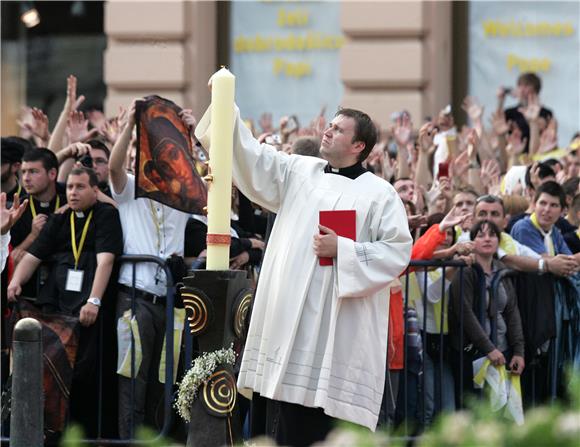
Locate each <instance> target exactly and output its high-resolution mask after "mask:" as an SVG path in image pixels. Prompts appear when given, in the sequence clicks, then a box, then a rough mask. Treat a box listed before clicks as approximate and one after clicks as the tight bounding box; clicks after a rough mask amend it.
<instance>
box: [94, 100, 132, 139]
mask: <svg viewBox="0 0 580 447" xmlns="http://www.w3.org/2000/svg"><path fill="white" fill-rule="evenodd" d="M126 122H127V109H126V108H124V107H119V114H118V115H117V116H116V117H114V118H111V119H109V120H106V121H105V123H104V125H103V127H101V128H100V133H101V135H103V137H105V139H106V140H107V141H108V142H109V144H113V145H114V144H115V143H116V142H117V138H119V135H120V134H121V130H122V129H123V127H125V124H126Z"/></svg>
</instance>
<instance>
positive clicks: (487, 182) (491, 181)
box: [480, 159, 501, 194]
mask: <svg viewBox="0 0 580 447" xmlns="http://www.w3.org/2000/svg"><path fill="white" fill-rule="evenodd" d="M500 174H501V170H500V167H499V163H498V162H497V161H495V160H493V159H492V160H485V161H484V162H483V163H482V164H481V171H480V178H481V186H482V187H483V190H484V191H486V192H487V193H489V194H491V191H490V190H491V189H492V188H494V187H495V186H496V185H499V183H500Z"/></svg>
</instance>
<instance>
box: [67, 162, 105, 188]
mask: <svg viewBox="0 0 580 447" xmlns="http://www.w3.org/2000/svg"><path fill="white" fill-rule="evenodd" d="M83 174H87V175H88V176H89V185H91V186H99V179H98V178H97V174H96V173H95V171H93V170H92V169H91V168H87V167H86V166H76V167H74V168H72V169H71V171H70V172H69V173H68V176H67V177H66V178H67V180H68V178H69V177H70V176H71V175H83Z"/></svg>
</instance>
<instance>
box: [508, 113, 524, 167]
mask: <svg viewBox="0 0 580 447" xmlns="http://www.w3.org/2000/svg"><path fill="white" fill-rule="evenodd" d="M527 144H528V139H527V138H522V131H521V129H520V128H519V127H518V125H517V124H515V123H512V124H511V132H510V133H508V136H507V145H506V148H505V150H506V153H507V156H508V169H509V168H511V167H512V166H516V165H519V164H521V163H519V161H518V158H519V156H520V155H521V154H522V153H523V152H524V149H525V148H526V146H527Z"/></svg>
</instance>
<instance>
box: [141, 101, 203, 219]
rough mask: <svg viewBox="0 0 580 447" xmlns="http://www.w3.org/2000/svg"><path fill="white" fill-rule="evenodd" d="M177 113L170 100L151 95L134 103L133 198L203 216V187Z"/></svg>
mask: <svg viewBox="0 0 580 447" xmlns="http://www.w3.org/2000/svg"><path fill="white" fill-rule="evenodd" d="M181 110H182V109H181V108H180V107H179V106H177V105H176V104H175V103H173V102H172V101H169V100H168V99H165V98H161V97H159V96H155V95H153V96H147V97H146V98H145V99H144V100H143V101H138V102H137V105H136V110H135V120H136V127H137V154H136V160H135V177H136V179H137V181H136V182H135V197H147V198H150V199H153V200H155V201H157V202H160V203H163V204H165V205H167V206H169V207H171V208H175V209H177V210H180V211H184V212H186V213H191V214H203V208H204V207H205V206H206V204H207V188H206V186H205V183H204V182H203V180H202V179H201V177H200V176H199V174H198V172H197V170H196V168H195V160H194V159H193V155H192V153H193V150H192V143H191V138H190V136H189V130H188V128H187V126H186V125H185V123H184V122H183V121H182V119H181V118H180V116H179V113H180V112H181Z"/></svg>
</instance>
